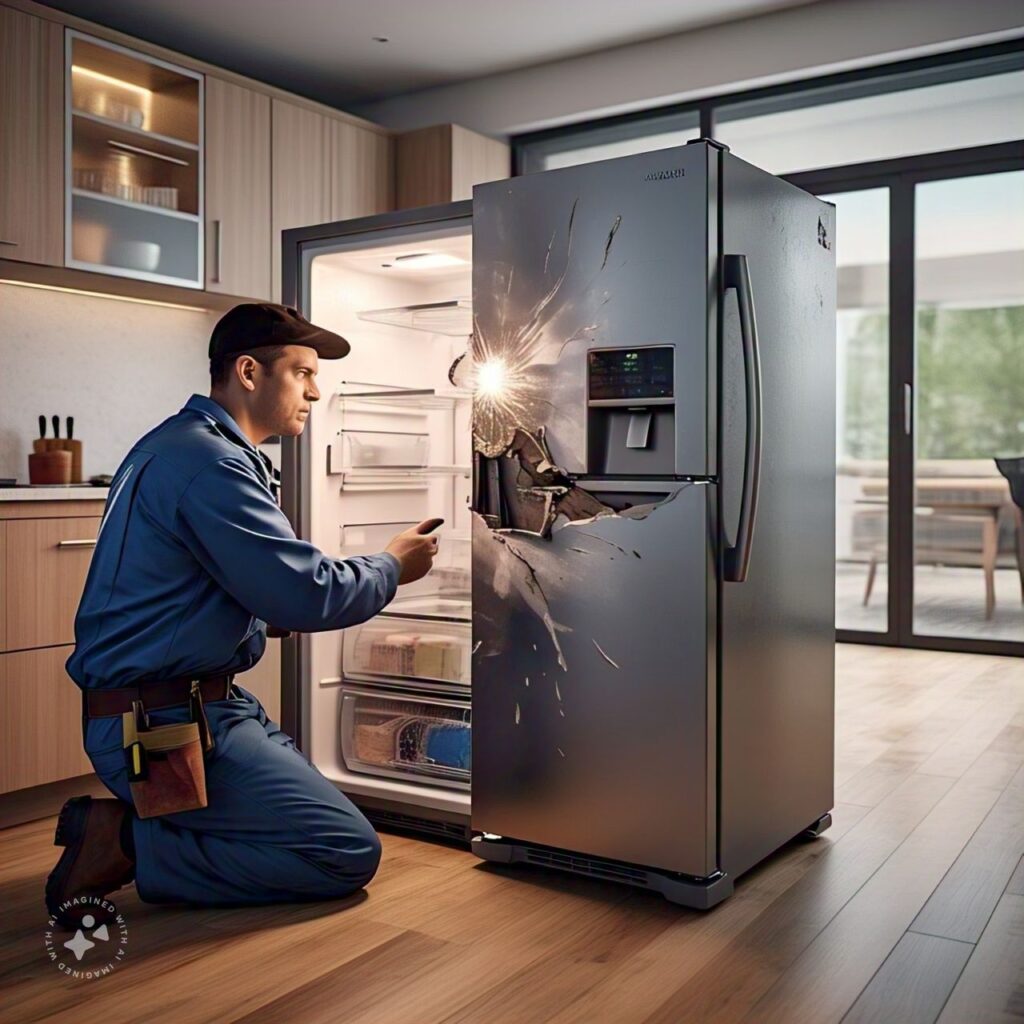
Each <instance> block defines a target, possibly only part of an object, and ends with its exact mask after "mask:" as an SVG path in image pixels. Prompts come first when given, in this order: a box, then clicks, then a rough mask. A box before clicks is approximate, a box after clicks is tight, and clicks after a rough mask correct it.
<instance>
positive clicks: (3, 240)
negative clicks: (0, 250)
mask: <svg viewBox="0 0 1024 1024" xmlns="http://www.w3.org/2000/svg"><path fill="white" fill-rule="evenodd" d="M17 244H18V243H17V242H12V241H11V240H10V239H9V238H0V245H17Z"/></svg>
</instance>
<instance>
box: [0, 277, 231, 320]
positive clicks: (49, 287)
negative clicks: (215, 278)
mask: <svg viewBox="0 0 1024 1024" xmlns="http://www.w3.org/2000/svg"><path fill="white" fill-rule="evenodd" d="M0 284H11V285H14V286H15V287H17V288H39V289H41V290H43V291H48V292H67V293H68V294H70V295H88V296H90V297H91V298H94V299H111V300H113V301H114V302H135V303H138V305H140V306H163V307H164V308H166V309H188V310H191V311H192V312H194V313H210V312H212V310H209V309H206V308H205V307H204V306H188V305H185V304H184V303H182V302H162V301H161V300H159V299H136V298H133V297H132V296H131V295H109V294H108V293H106V292H90V291H88V290H86V289H85V288H66V287H64V286H63V285H58V284H39V283H38V282H36V281H11V280H6V279H4V278H0Z"/></svg>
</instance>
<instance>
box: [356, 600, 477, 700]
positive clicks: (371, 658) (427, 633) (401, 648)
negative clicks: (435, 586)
mask: <svg viewBox="0 0 1024 1024" xmlns="http://www.w3.org/2000/svg"><path fill="white" fill-rule="evenodd" d="M469 648H470V624H469V623H468V622H458V621H436V620H432V619H429V618H412V617H409V618H402V619H396V618H395V617H394V616H377V618H374V619H370V621H369V622H364V623H363V624H362V625H360V626H351V627H349V628H348V629H346V630H345V638H344V644H343V645H342V675H343V676H344V678H345V679H368V680H371V681H372V680H373V679H376V678H380V677H387V678H396V677H398V678H401V679H407V680H410V681H415V682H423V683H427V684H430V683H433V684H442V685H448V686H451V685H460V686H468V685H469Z"/></svg>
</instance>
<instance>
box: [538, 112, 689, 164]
mask: <svg viewBox="0 0 1024 1024" xmlns="http://www.w3.org/2000/svg"><path fill="white" fill-rule="evenodd" d="M699 121H700V119H699V115H698V114H697V112H696V111H687V112H686V113H683V114H671V115H666V116H661V117H648V118H644V119H642V120H637V121H628V122H625V123H623V124H618V125H613V126H610V127H598V128H592V129H586V130H583V131H577V132H572V133H571V134H568V135H563V136H559V137H556V138H553V139H545V140H542V141H539V142H534V143H531V144H530V145H528V146H526V147H524V149H523V151H522V157H523V170H524V171H549V170H553V169H554V168H556V167H570V166H572V165H573V164H586V163H591V162H593V161H594V160H610V159H612V158H613V157H617V156H629V155H630V154H632V153H648V152H650V151H651V150H654V149H669V148H671V147H672V146H682V145H685V144H686V143H687V142H689V141H690V139H696V138H698V137H699V136H700V129H699Z"/></svg>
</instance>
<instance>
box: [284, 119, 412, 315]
mask: <svg viewBox="0 0 1024 1024" xmlns="http://www.w3.org/2000/svg"><path fill="white" fill-rule="evenodd" d="M271 127H272V130H271V138H272V149H273V160H272V170H271V194H272V197H273V198H272V201H271V209H272V211H273V232H272V237H271V247H272V260H271V266H272V282H271V286H272V288H271V290H272V294H273V297H274V301H275V302H279V301H280V297H281V232H282V231H284V230H285V229H286V228H296V227H307V226H308V225H310V224H323V223H326V222H327V221H333V220H347V219H349V218H352V217H367V216H370V215H371V214H374V213H384V212H385V211H387V210H390V209H391V208H392V206H393V202H392V200H393V195H394V188H393V181H394V170H393V168H394V159H393V150H392V140H391V137H390V136H389V135H387V134H386V133H384V132H375V131H373V130H372V129H369V128H360V127H359V126H358V125H354V124H350V123H348V122H346V121H342V120H340V119H338V118H334V117H330V116H328V115H324V114H318V113H316V112H315V111H313V110H308V109H306V108H304V107H299V106H295V105H294V104H291V103H285V102H283V101H282V100H277V99H275V100H274V101H273V107H272V110H271Z"/></svg>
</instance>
